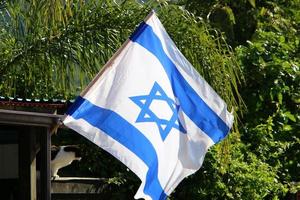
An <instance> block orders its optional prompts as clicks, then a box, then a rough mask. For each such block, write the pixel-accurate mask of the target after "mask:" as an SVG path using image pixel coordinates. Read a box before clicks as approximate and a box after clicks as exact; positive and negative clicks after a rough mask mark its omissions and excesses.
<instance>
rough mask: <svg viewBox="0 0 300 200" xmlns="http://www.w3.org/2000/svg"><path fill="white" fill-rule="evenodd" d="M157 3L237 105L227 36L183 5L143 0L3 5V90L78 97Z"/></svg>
mask: <svg viewBox="0 0 300 200" xmlns="http://www.w3.org/2000/svg"><path fill="white" fill-rule="evenodd" d="M152 7H155V8H156V10H157V12H158V15H159V17H160V18H161V20H162V22H163V23H165V24H167V25H168V26H167V30H168V32H169V33H170V34H171V35H172V36H173V38H174V40H175V42H176V43H177V44H178V46H179V48H180V49H181V50H183V52H184V54H185V55H186V56H187V57H188V59H189V60H191V62H192V64H194V65H195V66H196V68H197V69H198V70H199V71H200V72H201V73H202V74H203V76H204V77H205V78H206V79H207V80H208V81H209V82H210V83H211V84H212V86H213V87H214V88H216V90H217V91H220V93H221V95H222V96H223V97H224V98H225V99H226V101H227V102H228V104H229V105H230V107H237V105H238V103H240V102H239V101H240V99H238V101H236V98H234V95H236V94H238V92H237V84H238V82H239V77H240V70H239V68H238V67H237V64H236V61H235V60H234V58H232V57H231V56H230V54H232V51H231V50H230V49H228V48H227V49H224V48H223V47H227V46H226V43H225V42H224V41H223V40H222V39H221V38H220V37H215V38H212V37H211V36H210V35H209V34H208V31H207V27H206V26H205V24H204V23H203V22H201V21H200V20H198V19H197V18H195V17H193V16H192V15H190V14H189V13H188V12H186V11H184V10H182V9H180V8H179V7H178V6H171V5H170V6H168V5H167V4H165V3H163V4H159V3H149V4H143V5H142V4H138V3H136V2H135V1H120V3H119V4H117V3H115V2H114V1H109V0H101V1H98V0H91V1H82V0H73V1H61V0H54V1H50V0H42V1H40V0H39V1H38V0H34V1H31V2H28V1H25V0H17V1H9V2H7V5H6V8H4V9H2V10H1V11H0V17H2V20H1V21H0V23H1V24H3V26H2V27H3V28H2V29H1V32H0V56H1V60H0V74H1V75H2V76H1V77H0V93H1V95H2V96H20V97H26V98H74V97H75V96H76V95H78V94H79V92H80V91H82V89H83V88H84V87H85V86H86V85H87V83H89V82H90V80H91V79H92V77H94V76H95V74H96V73H97V72H98V71H99V70H100V69H101V67H102V66H103V65H104V63H105V62H106V61H107V60H108V59H109V58H110V57H111V56H112V54H113V53H114V52H115V51H116V50H117V48H118V47H120V46H121V44H122V43H123V42H124V41H125V40H126V39H127V38H128V36H129V35H130V33H132V32H133V30H134V29H135V27H136V26H137V25H138V24H139V23H140V22H141V21H142V20H143V18H144V17H145V16H146V15H147V14H148V13H149V12H150V9H151V8H152ZM178 30H180V31H178ZM182 33H184V34H185V37H182ZM199 61H200V62H199ZM218 80H223V81H222V83H220V82H219V81H218Z"/></svg>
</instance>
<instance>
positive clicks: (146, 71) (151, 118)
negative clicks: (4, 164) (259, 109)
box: [64, 12, 233, 200]
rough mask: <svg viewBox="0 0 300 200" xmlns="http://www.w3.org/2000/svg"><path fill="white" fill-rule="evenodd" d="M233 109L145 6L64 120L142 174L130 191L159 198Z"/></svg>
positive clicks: (226, 124) (222, 133) (224, 129)
mask: <svg viewBox="0 0 300 200" xmlns="http://www.w3.org/2000/svg"><path fill="white" fill-rule="evenodd" d="M232 123H233V115H232V114H231V113H229V112H228V111H227V105H226V103H225V102H224V101H223V100H222V99H221V98H220V97H219V95H218V94H217V93H216V92H215V91H214V90H213V89H212V88H211V87H210V86H209V85H208V83H207V82H206V81H205V80H204V79H203V78H202V77H201V76H200V75H199V74H198V72H197V71H196V70H195V69H194V68H193V66H192V65H191V64H190V63H189V62H188V61H187V60H186V58H185V57H184V56H183V55H182V53H181V52H180V51H179V50H178V48H177V47H176V46H175V44H174V42H173V41H172V40H171V38H170V37H169V35H168V34H167V32H166V30H165V29H164V27H163V25H162V24H161V22H160V21H159V19H158V18H157V17H156V15H155V13H153V12H152V13H151V14H150V15H149V16H148V17H147V19H146V20H145V21H144V22H142V23H141V25H140V26H139V27H138V28H137V30H136V31H135V32H134V33H133V35H132V36H131V37H130V39H129V40H128V42H127V44H126V45H125V46H123V47H122V49H121V50H119V51H118V54H117V55H115V56H114V57H113V60H111V61H110V62H109V65H108V66H107V67H106V69H105V70H104V71H103V73H101V75H97V77H96V78H95V79H94V81H93V83H92V85H90V87H88V89H87V90H86V91H85V92H84V93H83V94H82V95H81V96H79V97H78V98H77V99H76V101H75V102H74V104H73V105H72V107H71V108H70V109H69V111H68V113H67V116H66V118H65V120H64V124H65V125H66V126H68V127H69V128H71V129H74V130H75V131H77V132H78V133H80V134H82V135H83V136H85V137H86V138H88V139H89V140H90V141H92V142H94V143H95V144H97V145H98V146H99V147H101V148H103V149H105V150H106V151H108V152H109V153H111V154H112V155H113V156H115V157H116V158H117V159H119V160H120V161H121V162H123V163H124V164H125V165H126V166H127V167H128V168H129V169H131V170H132V171H133V172H134V173H135V174H136V175H137V176H138V177H139V178H140V180H141V181H142V183H141V185H140V187H139V189H138V191H137V193H136V195H135V198H136V199H138V198H144V199H147V200H148V199H149V200H150V199H152V200H163V199H166V198H167V196H168V195H169V194H171V192H172V191H173V190H174V189H175V187H176V186H177V185H178V184H179V183H180V181H182V180H183V179H184V178H185V177H186V176H188V175H190V174H192V173H194V172H196V171H197V170H198V169H199V168H200V167H201V165H202V162H203V159H204V156H205V154H206V152H207V150H208V148H209V147H210V146H212V145H213V144H215V143H217V142H219V141H220V140H222V139H223V138H224V137H226V135H227V134H228V132H229V130H230V128H231V126H232Z"/></svg>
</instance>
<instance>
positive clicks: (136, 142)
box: [67, 96, 167, 200]
mask: <svg viewBox="0 0 300 200" xmlns="http://www.w3.org/2000/svg"><path fill="white" fill-rule="evenodd" d="M67 114H68V115H71V116H72V117H73V118H75V119H84V120H85V121H87V122H88V123H89V124H91V125H92V126H95V127H97V128H98V129H100V130H102V131H103V132H105V133H106V134H107V135H109V136H110V137H112V138H113V139H114V140H116V141H118V142H119V143H120V144H122V145H123V146H125V147H126V148H127V149H129V150H130V151H131V152H133V153H134V154H135V155H136V156H138V157H139V158H140V159H141V160H142V161H143V162H144V163H145V164H146V165H147V166H148V168H149V169H148V172H147V176H146V184H145V187H144V193H145V194H147V195H149V196H151V197H152V198H153V199H157V200H164V199H166V198H167V195H166V194H165V192H164V190H163V189H162V187H161V185H160V183H159V180H158V158H157V154H156V151H155V149H154V147H153V146H152V144H151V143H150V141H149V140H148V139H147V138H146V137H145V136H144V135H143V134H142V133H141V132H140V131H139V130H138V129H137V128H135V127H134V126H133V125H131V124H130V123H129V122H128V121H126V120H125V119H123V118H122V117H121V116H120V115H118V114H117V113H115V112H113V111H111V110H108V109H104V108H101V107H98V106H96V105H94V104H92V103H91V102H89V101H88V100H86V99H84V98H82V97H81V96H79V97H77V99H76V101H75V102H74V104H73V105H72V106H71V108H70V109H69V110H68V113H67Z"/></svg>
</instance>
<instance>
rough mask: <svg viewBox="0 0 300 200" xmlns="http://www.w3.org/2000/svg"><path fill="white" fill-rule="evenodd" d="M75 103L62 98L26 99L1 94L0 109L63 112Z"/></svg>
mask: <svg viewBox="0 0 300 200" xmlns="http://www.w3.org/2000/svg"><path fill="white" fill-rule="evenodd" d="M72 103H73V101H70V100H61V99H26V98H17V97H15V98H13V97H3V96H0V109H7V110H21V111H30V112H42V113H53V112H57V113H60V114H63V113H65V112H66V110H67V108H68V107H69V106H70V105H71V104H72Z"/></svg>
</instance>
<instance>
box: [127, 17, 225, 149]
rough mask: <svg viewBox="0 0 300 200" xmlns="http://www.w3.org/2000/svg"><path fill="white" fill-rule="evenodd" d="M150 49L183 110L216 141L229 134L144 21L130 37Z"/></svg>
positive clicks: (221, 121)
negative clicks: (167, 78) (162, 68)
mask: <svg viewBox="0 0 300 200" xmlns="http://www.w3.org/2000/svg"><path fill="white" fill-rule="evenodd" d="M130 39H131V40H132V41H133V42H136V43H138V44H140V45H141V46H143V47H144V48H145V49H147V50H148V51H150V52H151V53H152V54H153V55H154V56H155V57H156V58H157V59H158V60H159V61H160V63H161V64H162V66H163V67H164V69H165V71H166V73H167V75H168V77H169V79H170V82H171V84H172V88H173V92H174V94H175V96H176V97H177V98H178V100H179V103H180V106H181V108H182V110H183V111H184V112H185V113H186V115H187V116H189V118H190V119H191V120H192V121H193V122H194V123H195V124H196V125H197V126H198V127H199V128H200V129H201V130H202V131H203V132H205V133H206V134H207V135H208V136H209V137H210V138H211V139H212V140H213V141H214V143H217V142H219V141H220V140H222V139H223V138H224V137H226V135H227V134H228V132H229V130H230V128H229V127H228V126H227V125H226V124H225V123H224V121H223V120H222V119H221V118H220V117H219V116H218V115H217V114H216V113H215V112H214V111H213V110H212V109H211V108H210V107H209V106H208V105H207V104H206V103H205V102H204V101H203V100H202V99H201V97H199V95H198V94H197V93H196V92H195V91H194V89H193V88H192V87H191V86H190V85H189V84H188V82H187V81H186V80H185V79H184V77H183V76H182V75H181V73H180V72H179V71H178V69H177V68H176V66H175V64H174V63H173V62H172V60H171V59H170V58H169V57H168V56H167V54H166V53H165V52H164V50H163V47H162V43H161V41H160V39H159V38H158V37H157V36H156V34H155V33H154V32H153V29H152V27H151V26H149V25H148V24H146V23H145V22H142V23H141V24H140V26H139V27H138V28H137V30H136V31H135V32H134V33H133V35H132V36H131V37H130Z"/></svg>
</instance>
